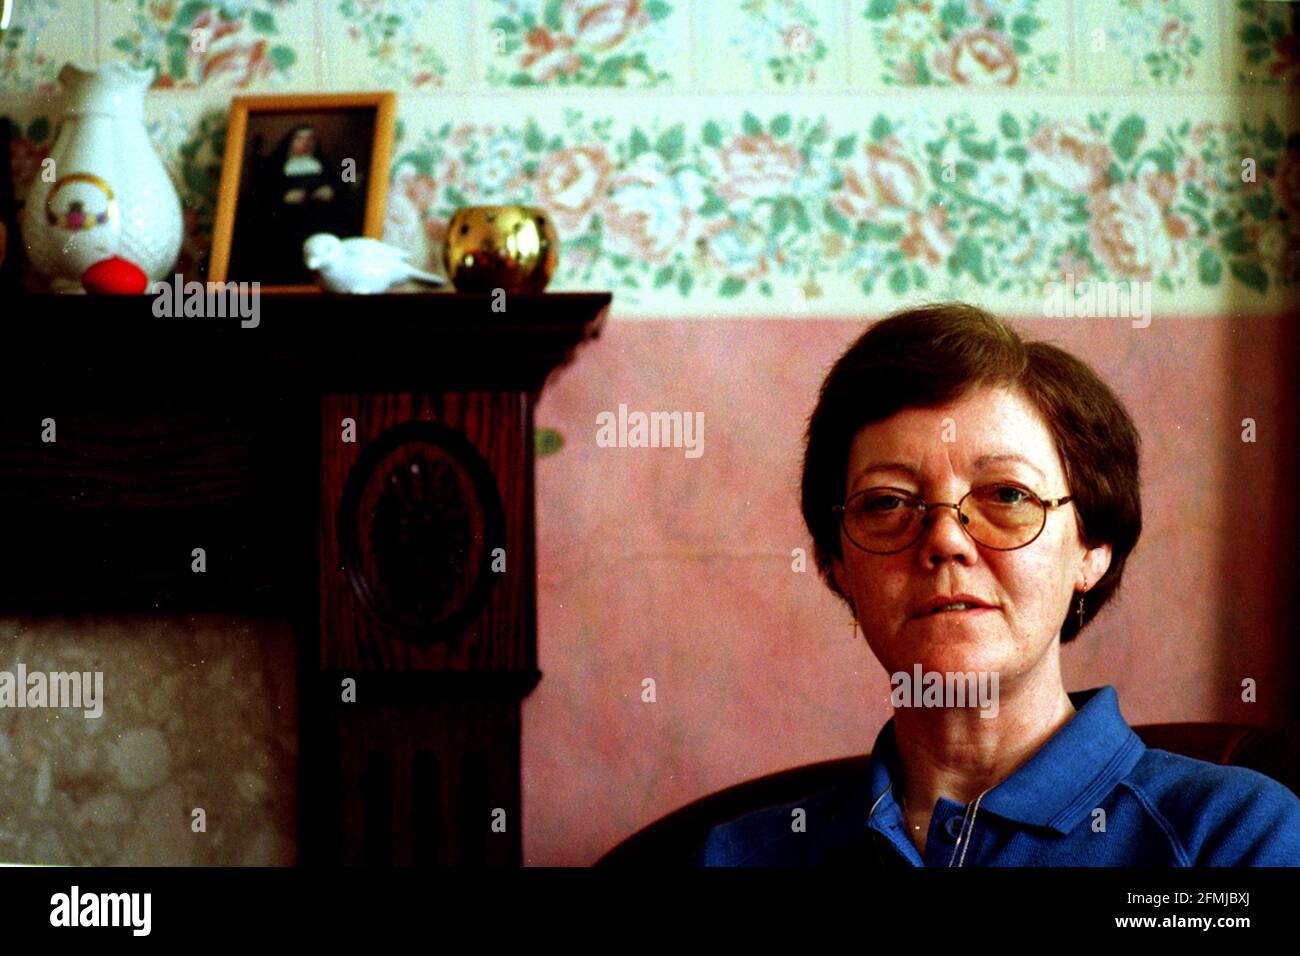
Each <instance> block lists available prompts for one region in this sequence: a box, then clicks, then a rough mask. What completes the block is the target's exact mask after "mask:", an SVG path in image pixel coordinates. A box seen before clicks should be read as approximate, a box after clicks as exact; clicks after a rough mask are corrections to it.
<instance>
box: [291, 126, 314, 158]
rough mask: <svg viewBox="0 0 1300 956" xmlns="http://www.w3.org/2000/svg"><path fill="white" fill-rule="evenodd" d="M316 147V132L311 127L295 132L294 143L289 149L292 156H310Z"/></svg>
mask: <svg viewBox="0 0 1300 956" xmlns="http://www.w3.org/2000/svg"><path fill="white" fill-rule="evenodd" d="M315 149H316V134H315V133H314V132H313V131H311V130H309V129H300V130H298V132H296V133H294V134H293V145H292V146H291V147H290V149H289V155H291V156H310V155H311V154H312V152H313V151H314V150H315Z"/></svg>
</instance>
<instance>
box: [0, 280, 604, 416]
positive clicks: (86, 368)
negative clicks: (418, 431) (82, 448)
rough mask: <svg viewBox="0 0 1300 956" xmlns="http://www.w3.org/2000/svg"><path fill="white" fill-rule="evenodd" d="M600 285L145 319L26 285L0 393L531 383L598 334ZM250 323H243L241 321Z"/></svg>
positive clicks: (12, 319) (4, 348) (12, 313)
mask: <svg viewBox="0 0 1300 956" xmlns="http://www.w3.org/2000/svg"><path fill="white" fill-rule="evenodd" d="M612 299H613V296H612V295H611V293H609V292H559V293H543V294H540V295H513V294H512V295H508V296H506V298H505V300H504V302H505V311H493V305H494V303H496V302H497V301H498V300H497V299H496V297H494V296H493V295H492V294H490V293H459V292H429V293H393V294H387V295H366V296H350V295H329V294H322V293H293V292H280V293H266V294H262V295H260V297H259V299H258V302H257V310H256V325H253V324H252V322H253V319H251V318H242V319H241V318H240V317H239V316H238V315H235V316H213V317H206V316H204V317H200V316H189V317H185V316H181V317H168V316H164V317H159V316H157V315H155V311H154V310H155V305H156V301H157V299H156V297H155V296H152V295H139V296H93V297H92V296H86V295H48V294H47V295H29V296H20V297H17V298H13V299H10V300H9V301H8V302H6V303H5V304H4V308H3V317H0V352H2V353H3V355H4V357H5V359H6V363H5V364H6V372H5V375H4V376H3V379H4V383H5V384H4V388H5V390H6V391H8V392H14V391H21V392H25V393H30V392H31V391H32V390H39V391H48V390H49V389H51V388H58V389H67V388H72V389H74V390H81V389H93V390H99V389H100V388H108V387H113V388H116V389H120V390H126V391H137V390H144V391H148V390H150V389H152V388H155V387H157V386H158V385H159V384H162V383H169V384H188V385H191V386H195V385H199V384H202V385H203V386H204V387H205V388H211V387H218V386H219V384H220V383H222V382H225V383H229V385H230V387H232V388H236V387H237V388H239V389H241V390H244V389H249V388H252V389H267V390H272V391H281V390H291V389H303V390H308V391H310V390H315V391H319V392H328V391H358V392H367V391H403V390H410V391H416V390H426V389H432V388H436V389H439V390H446V389H473V390H489V389H492V390H509V391H524V392H530V393H537V392H539V391H541V389H542V388H543V386H544V385H545V383H546V381H547V379H548V378H549V376H550V375H551V374H552V373H553V372H554V371H555V370H556V369H557V368H560V367H563V366H564V365H565V364H567V363H568V362H569V361H570V360H571V359H572V357H573V354H574V352H575V350H576V349H577V348H578V346H579V345H581V344H582V343H583V342H584V341H586V340H588V339H591V338H594V337H596V336H598V335H599V334H600V331H601V329H602V327H603V326H604V323H605V320H606V317H607V315H608V311H609V307H610V304H611V302H612ZM246 322H247V323H249V324H248V325H247V326H245V324H244V323H246Z"/></svg>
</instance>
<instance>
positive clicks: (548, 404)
mask: <svg viewBox="0 0 1300 956" xmlns="http://www.w3.org/2000/svg"><path fill="white" fill-rule="evenodd" d="M1015 324H1016V325H1017V327H1018V328H1019V329H1020V330H1021V331H1022V333H1024V334H1026V335H1027V336H1028V337H1030V338H1046V339H1051V340H1053V341H1056V342H1058V343H1059V344H1061V345H1062V346H1064V347H1065V348H1067V349H1069V350H1071V351H1073V352H1075V353H1076V354H1078V355H1080V356H1081V357H1083V358H1084V359H1085V360H1086V361H1088V362H1090V363H1091V364H1092V365H1093V366H1094V367H1095V368H1096V369H1097V370H1098V371H1099V372H1100V373H1101V375H1102V376H1103V377H1104V378H1105V379H1106V380H1107V381H1108V382H1110V383H1111V385H1112V386H1113V387H1114V388H1115V389H1116V390H1117V392H1118V393H1119V395H1120V396H1121V398H1122V399H1123V400H1124V401H1125V403H1126V404H1127V405H1128V407H1129V409H1130V411H1131V413H1132V414H1133V416H1134V418H1135V420H1136V422H1137V425H1138V428H1139V430H1140V431H1141V434H1142V438H1143V442H1144V446H1143V459H1142V467H1143V477H1144V488H1143V505H1144V510H1145V514H1144V519H1145V530H1144V532H1143V535H1142V539H1141V541H1140V542H1139V544H1138V547H1137V549H1136V550H1135V552H1134V554H1133V556H1132V557H1131V558H1130V561H1129V565H1128V570H1127V572H1126V576H1125V584H1124V587H1123V589H1122V592H1121V596H1120V598H1119V600H1118V601H1117V602H1115V603H1113V604H1112V605H1111V606H1110V607H1109V608H1108V609H1107V610H1106V611H1105V612H1104V613H1103V614H1102V615H1100V616H1099V617H1098V618H1097V619H1096V621H1095V622H1093V624H1091V625H1090V627H1089V628H1088V629H1087V630H1086V631H1085V633H1084V635H1083V636H1082V637H1081V638H1080V639H1079V640H1078V641H1076V642H1075V643H1074V644H1072V645H1067V646H1066V648H1065V649H1064V651H1063V661H1064V664H1063V666H1064V671H1065V680H1066V687H1067V689H1068V690H1075V689H1078V688H1084V687H1092V686H1097V685H1100V684H1113V685H1114V686H1115V687H1116V688H1117V689H1118V691H1119V695H1120V702H1121V705H1122V707H1123V710H1124V714H1125V716H1126V717H1127V718H1128V720H1129V722H1130V723H1131V724H1140V723H1154V722H1162V721H1193V720H1230V721H1241V722H1252V723H1269V722H1275V721H1280V720H1283V719H1286V717H1287V716H1288V708H1290V707H1291V706H1292V704H1291V700H1292V692H1293V691H1294V690H1295V688H1294V687H1293V686H1292V679H1291V678H1292V674H1293V673H1294V671H1293V668H1292V663H1291V661H1290V659H1289V657H1288V654H1289V652H1290V649H1291V646H1292V643H1293V641H1294V634H1295V619H1294V605H1293V604H1291V605H1290V607H1288V602H1289V601H1292V600H1293V598H1294V584H1295V577H1296V555H1295V551H1294V547H1295V546H1294V542H1295V540H1296V508H1295V503H1294V499H1293V497H1292V496H1293V495H1294V494H1295V491H1296V481H1295V475H1296V474H1297V471H1296V453H1295V441H1296V438H1297V437H1298V435H1300V431H1298V429H1297V423H1296V402H1295V385H1294V369H1295V360H1296V356H1297V348H1296V335H1295V333H1294V331H1291V330H1292V329H1293V328H1294V321H1293V320H1292V319H1289V318H1278V317H1256V318H1249V319H1246V318H1226V317H1220V318H1207V319H1175V320H1169V319H1160V318H1157V319H1156V320H1155V321H1154V322H1153V324H1152V325H1151V326H1150V327H1149V328H1146V329H1134V328H1131V327H1130V324H1129V323H1128V322H1127V321H1126V320H1120V319H1080V320H1070V321H1064V320H1050V319H1030V320H1024V321H1021V320H1016V322H1015ZM864 327H865V325H864V323H862V322H857V321H836V320H826V321H821V320H814V321H809V320H806V319H800V320H791V321H784V320H759V321H739V320H737V321H729V320H715V321H708V322H701V321H692V320H685V321H617V320H615V321H612V322H611V323H610V325H609V326H608V327H607V330H606V332H605V334H604V335H603V336H602V338H601V339H599V340H597V341H596V342H594V343H591V344H590V345H589V346H588V347H587V348H586V349H584V350H583V351H582V352H581V354H580V355H579V358H578V359H577V361H576V362H575V364H574V365H573V366H571V367H570V368H568V369H566V370H565V371H564V372H562V373H561V374H560V375H559V377H558V378H557V379H556V380H555V381H554V382H553V383H552V385H551V387H550V388H549V389H548V390H547V392H546V393H545V394H544V395H543V398H542V401H541V403H540V406H539V409H538V415H537V421H538V425H539V427H550V428H555V429H557V430H558V431H560V432H561V433H562V435H563V436H564V446H563V447H562V448H561V449H560V451H559V452H558V453H555V454H553V455H549V456H546V457H543V458H539V459H538V462H537V495H538V527H537V536H538V550H539V565H540V569H541V570H540V591H539V598H538V603H539V614H540V634H539V644H540V651H539V654H540V666H541V669H542V671H543V674H544V676H543V679H542V682H541V684H540V685H539V687H538V688H537V690H536V691H535V692H534V693H533V694H532V696H531V697H529V698H528V700H527V701H526V702H525V706H524V740H523V788H524V793H523V800H524V858H525V860H526V862H527V863H529V864H531V865H569V864H576V865H584V864H588V863H591V862H593V861H594V860H595V859H596V858H597V857H599V855H600V854H601V853H603V852H604V851H605V850H607V849H609V848H610V847H611V846H613V845H614V844H615V843H617V842H618V841H619V840H620V839H622V838H623V837H625V836H627V835H629V834H631V833H632V832H634V831H635V830H637V829H638V828H640V827H642V826H644V825H646V824H648V823H650V822H652V821H653V820H655V819H656V818H658V817H660V816H662V815H664V814H665V813H668V812H670V811H671V810H673V809H675V808H677V807H678V806H681V805H682V804H684V803H687V802H689V801H691V800H693V799H696V798H697V797H700V796H703V795H705V794H707V793H710V792H712V791H715V790H718V789H720V788H723V787H726V786H729V785H731V784H733V783H737V782H739V781H741V780H744V779H748V778H751V777H754V776H758V775H761V774H764V773H768V772H771V771H774V770H780V769H783V768H786V767H791V766H796V765H798V764H802V763H807V762H811V761H815V760H823V759H829V758H832V757H839V756H845V755H848V754H854V753H862V752H865V751H867V750H868V749H870V747H871V744H872V742H873V741H874V738H875V735H876V733H877V732H878V731H879V729H880V727H881V726H882V725H883V724H884V722H885V721H886V720H887V719H888V718H889V716H890V709H889V706H888V696H889V685H888V682H887V678H886V675H885V672H884V670H883V669H882V668H881V667H880V665H879V664H877V663H876V661H875V659H874V657H872V655H871V653H870V650H869V649H868V648H867V646H866V644H865V642H863V641H862V640H861V639H859V640H858V641H856V642H855V641H853V640H852V639H851V632H850V616H849V614H848V613H846V611H845V610H844V608H843V605H842V604H840V603H839V602H838V599H836V598H834V597H833V596H832V595H831V593H830V592H829V591H828V590H826V588H825V587H824V586H823V585H822V584H821V582H820V580H819V579H818V578H817V576H816V573H815V571H814V570H812V568H811V558H810V559H809V564H810V569H809V571H808V572H807V573H797V572H794V571H792V569H791V550H792V549H794V548H805V549H808V548H809V545H810V542H809V539H808V536H807V532H806V530H805V529H804V527H803V524H802V520H801V518H800V514H799V507H798V484H799V463H800V458H801V454H802V443H801V432H802V428H803V425H804V422H805V420H806V418H807V415H808V413H809V412H810V411H811V409H812V405H813V402H814V399H815V396H816V391H817V388H818V386H819V385H820V382H821V379H822V377H823V375H824V374H825V371H826V369H827V368H828V367H829V365H830V363H831V362H833V361H834V359H835V358H836V357H837V356H838V355H839V353H840V351H841V350H842V349H843V348H844V347H845V346H846V345H847V343H848V342H849V341H851V340H852V339H853V338H854V337H855V336H856V335H857V334H859V333H860V332H861V331H862V329H863V328H864ZM619 403H625V404H626V405H627V406H628V408H629V409H630V410H642V411H652V410H664V411H683V412H685V411H702V412H704V419H705V429H704V453H703V456H702V457H699V458H694V459H688V458H686V457H685V455H684V452H683V451H682V450H681V449H670V448H659V449H655V448H625V449H617V448H600V447H597V445H596V441H595V436H596V416H597V414H598V413H599V412H601V411H614V412H616V411H617V408H618V405H619ZM1245 417H1252V418H1254V419H1255V420H1256V422H1257V430H1258V436H1257V441H1256V443H1255V444H1245V443H1243V442H1242V441H1241V425H1240V423H1241V420H1242V419H1243V418H1245ZM1229 506H1235V507H1236V509H1237V510H1236V511H1235V512H1234V514H1235V518H1230V514H1229V510H1228V509H1229ZM646 677H652V678H654V680H655V682H656V685H657V702H656V703H653V704H651V703H643V702H642V701H641V682H642V680H643V679H644V678H646ZM1245 677H1253V678H1255V680H1256V681H1257V683H1258V687H1259V700H1258V702H1257V703H1255V704H1246V703H1243V702H1242V701H1241V699H1240V693H1241V691H1240V687H1241V681H1242V679H1243V678H1245Z"/></svg>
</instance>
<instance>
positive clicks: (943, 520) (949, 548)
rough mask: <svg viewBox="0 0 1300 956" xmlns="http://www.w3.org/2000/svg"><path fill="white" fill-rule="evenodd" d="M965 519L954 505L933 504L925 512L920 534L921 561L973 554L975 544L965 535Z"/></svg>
mask: <svg viewBox="0 0 1300 956" xmlns="http://www.w3.org/2000/svg"><path fill="white" fill-rule="evenodd" d="M966 521H967V519H966V517H965V516H964V515H963V514H961V512H959V511H958V510H957V506H956V505H955V504H933V505H930V507H929V509H928V510H927V511H926V514H925V518H924V527H925V531H924V532H923V533H922V534H921V552H920V553H921V559H922V560H923V561H926V562H932V561H935V560H942V559H943V558H946V557H955V556H957V555H963V556H967V557H969V556H971V555H973V554H974V550H975V542H974V541H973V540H972V539H971V536H970V535H969V534H967V533H966V528H965V525H966Z"/></svg>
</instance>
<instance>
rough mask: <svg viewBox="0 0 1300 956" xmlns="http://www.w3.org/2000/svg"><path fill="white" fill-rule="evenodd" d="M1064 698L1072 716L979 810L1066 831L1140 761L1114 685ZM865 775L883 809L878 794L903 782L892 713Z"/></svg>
mask: <svg viewBox="0 0 1300 956" xmlns="http://www.w3.org/2000/svg"><path fill="white" fill-rule="evenodd" d="M1069 697H1070V703H1072V704H1073V705H1074V707H1075V713H1074V716H1072V717H1071V718H1070V719H1069V720H1068V721H1067V722H1066V723H1065V725H1064V726H1063V727H1061V728H1060V729H1059V730H1057V731H1056V733H1055V734H1053V735H1052V736H1051V737H1050V738H1049V739H1048V741H1047V743H1045V744H1043V746H1042V747H1040V748H1039V749H1038V752H1037V753H1035V754H1034V755H1033V756H1032V757H1030V758H1029V760H1027V761H1026V762H1025V763H1024V764H1022V765H1021V766H1020V767H1019V768H1017V770H1016V771H1015V773H1013V774H1012V775H1011V776H1009V777H1007V779H1005V780H1003V781H1002V782H1001V783H999V784H998V785H997V786H996V787H994V788H993V789H992V790H990V791H989V792H988V793H986V794H984V797H983V799H982V800H981V801H980V810H983V811H988V812H990V813H995V814H997V815H998V816H1000V817H1005V818H1006V819H1008V820H1016V821H1019V822H1021V823H1028V824H1033V825H1035V826H1042V827H1051V828H1052V829H1054V830H1056V831H1058V832H1060V833H1068V832H1069V831H1070V830H1072V829H1073V828H1074V827H1075V826H1076V825H1077V824H1078V823H1079V822H1080V821H1081V820H1082V819H1083V818H1084V817H1085V816H1087V815H1088V814H1089V813H1090V812H1091V811H1092V810H1093V808H1095V807H1097V806H1098V805H1099V804H1100V803H1101V801H1102V799H1103V798H1104V797H1105V795H1106V794H1108V793H1109V792H1110V791H1111V790H1113V789H1114V788H1115V785H1116V784H1117V783H1118V782H1119V781H1120V780H1121V779H1122V778H1123V777H1124V775H1125V774H1127V773H1128V772H1129V770H1131V769H1132V768H1133V765H1134V764H1136V763H1137V762H1138V760H1139V759H1140V758H1141V756H1142V752H1143V751H1144V750H1145V749H1146V746H1145V745H1144V744H1143V743H1142V740H1141V738H1139V737H1138V735H1137V734H1135V733H1134V732H1133V730H1132V728H1131V727H1129V725H1128V723H1127V722H1126V721H1125V720H1124V717H1123V715H1122V714H1120V711H1119V697H1118V695H1117V694H1116V693H1115V688H1114V687H1112V686H1110V685H1109V684H1107V685H1105V686H1102V687H1094V688H1091V689H1090V690H1082V691H1075V692H1074V693H1072V694H1070V695H1069ZM867 780H868V786H869V790H870V793H871V804H870V806H872V807H874V812H873V814H872V816H875V815H877V814H879V812H880V810H881V808H882V807H883V806H884V802H883V801H881V800H880V798H881V797H882V796H884V794H885V793H886V792H887V791H890V790H891V788H892V785H893V784H894V782H895V781H901V780H902V772H901V764H900V763H899V759H898V745H897V742H896V740H895V738H894V719H893V718H892V717H891V718H890V719H889V721H888V722H887V723H886V724H885V726H884V727H883V728H882V729H881V731H880V733H879V735H878V736H877V737H876V743H875V746H874V747H873V748H872V751H871V761H870V763H869V765H868V768H867Z"/></svg>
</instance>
